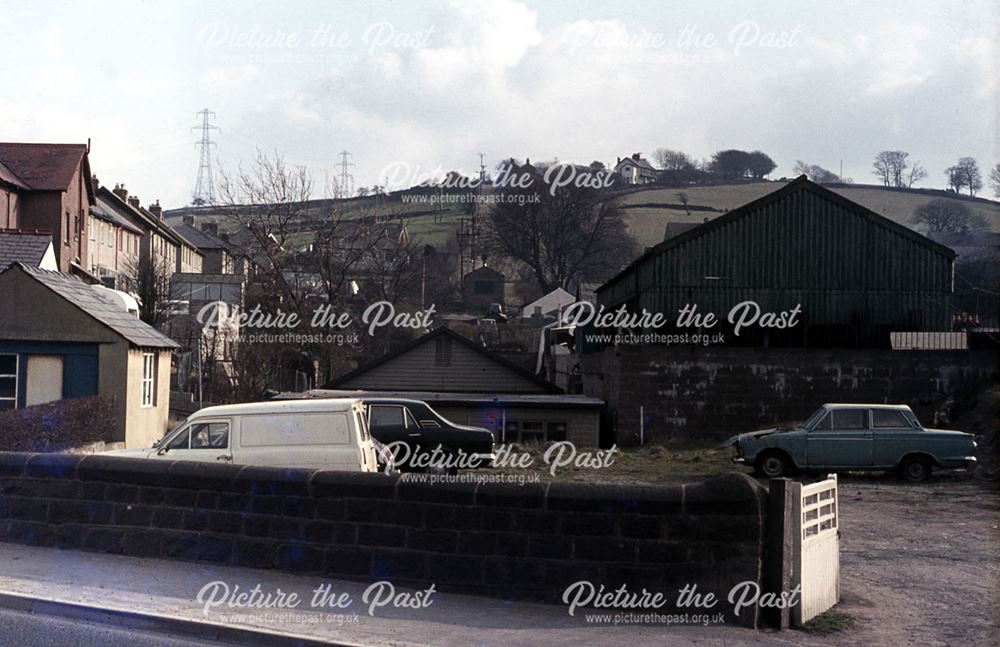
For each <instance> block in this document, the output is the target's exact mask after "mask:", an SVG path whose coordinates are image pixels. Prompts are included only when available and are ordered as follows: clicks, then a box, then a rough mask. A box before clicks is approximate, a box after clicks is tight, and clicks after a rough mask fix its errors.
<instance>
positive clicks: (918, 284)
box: [598, 179, 954, 330]
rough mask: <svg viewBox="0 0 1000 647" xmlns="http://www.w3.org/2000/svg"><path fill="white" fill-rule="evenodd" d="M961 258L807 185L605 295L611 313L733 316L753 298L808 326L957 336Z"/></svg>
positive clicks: (682, 239) (681, 240)
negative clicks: (953, 328)
mask: <svg viewBox="0 0 1000 647" xmlns="http://www.w3.org/2000/svg"><path fill="white" fill-rule="evenodd" d="M953 259H954V253H953V252H952V251H951V250H950V249H948V248H946V247H943V246H941V245H939V244H937V243H935V242H933V241H931V240H929V239H928V238H926V237H924V236H921V235H920V234H918V233H916V232H913V231H911V230H909V229H907V228H905V227H903V226H901V225H899V224H897V223H895V222H893V221H891V220H889V219H887V218H885V217H883V216H880V215H878V214H876V213H873V212H871V211H869V210H868V209H866V208H864V207H862V206H861V205H857V204H855V203H853V202H850V201H849V200H847V199H845V198H843V197H842V196H839V195H837V194H834V193H832V192H830V191H828V190H827V189H824V188H822V187H820V186H818V185H815V184H813V183H811V182H808V181H807V180H804V179H799V180H795V181H794V182H792V183H790V184H788V185H786V186H785V187H784V188H783V189H780V190H778V191H776V192H775V193H773V194H770V195H768V196H764V197H763V198H761V199H760V200H757V201H754V202H752V203H750V204H748V205H745V206H744V207H741V208H739V209H737V210H734V211H732V212H730V213H728V214H726V215H723V216H720V217H719V218H718V219H716V221H712V222H710V223H706V224H705V225H702V226H700V227H697V228H695V229H692V230H689V231H687V232H685V233H683V234H681V235H679V236H677V237H675V238H672V239H670V240H667V241H665V242H664V243H661V244H660V245H658V246H657V247H655V248H653V249H652V250H650V251H649V252H647V253H646V254H645V255H644V256H643V257H641V258H640V259H639V260H638V261H636V262H635V263H633V264H632V265H631V266H630V267H629V268H627V269H626V270H625V271H623V272H622V273H621V274H619V275H618V276H616V277H615V278H613V279H612V280H610V281H609V282H608V283H606V284H605V285H604V286H602V287H601V288H600V289H599V290H598V302H599V303H600V304H601V305H604V306H606V307H615V308H617V307H618V306H620V305H623V304H624V305H626V306H627V307H628V308H629V310H630V311H632V310H634V311H640V310H641V309H642V308H645V309H647V310H649V311H655V312H662V313H664V314H666V315H667V316H668V317H671V318H672V317H674V316H676V312H677V311H678V310H679V309H681V308H682V307H683V306H684V305H685V304H697V306H698V309H699V311H701V312H706V311H712V312H715V313H717V314H718V315H719V316H725V314H726V313H728V311H729V309H730V308H732V307H733V306H734V305H736V304H737V303H740V302H741V301H745V300H752V301H756V302H757V303H758V304H759V305H760V306H761V308H762V309H764V310H788V309H790V308H792V307H794V306H795V305H796V304H799V303H800V304H802V313H803V320H804V321H805V322H806V323H808V324H848V325H855V324H859V323H860V324H864V325H875V326H897V325H898V326H899V327H900V329H901V330H907V329H914V327H919V328H921V329H925V330H948V329H949V326H950V318H949V317H950V315H949V298H950V294H951V291H952V263H953Z"/></svg>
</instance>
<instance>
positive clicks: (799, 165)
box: [792, 160, 842, 184]
mask: <svg viewBox="0 0 1000 647" xmlns="http://www.w3.org/2000/svg"><path fill="white" fill-rule="evenodd" d="M792 171H793V172H795V174H796V175H805V176H806V177H808V178H809V179H810V180H812V181H813V182H816V183H817V184H837V183H839V182H841V181H842V180H841V177H840V176H839V175H837V174H836V173H834V172H833V171H829V170H827V169H825V168H823V167H822V166H819V165H817V164H807V163H806V162H803V161H802V160H798V161H796V162H795V166H793V167H792Z"/></svg>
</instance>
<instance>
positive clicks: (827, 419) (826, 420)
mask: <svg viewBox="0 0 1000 647" xmlns="http://www.w3.org/2000/svg"><path fill="white" fill-rule="evenodd" d="M832 420H833V414H832V413H828V414H826V415H825V416H823V419H822V420H820V421H819V422H818V423H816V426H814V427H813V431H830V429H832V428H833V427H831V426H830V425H831V422H832Z"/></svg>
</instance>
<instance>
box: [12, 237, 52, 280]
mask: <svg viewBox="0 0 1000 647" xmlns="http://www.w3.org/2000/svg"><path fill="white" fill-rule="evenodd" d="M50 244H52V236H51V235H50V234H29V233H24V232H18V231H2V232H0V272H3V271H4V270H5V269H7V268H8V267H10V266H11V265H13V264H14V263H24V264H25V265H30V266H31V267H38V264H39V263H41V262H42V257H44V256H45V251H46V250H47V249H48V248H49V245H50Z"/></svg>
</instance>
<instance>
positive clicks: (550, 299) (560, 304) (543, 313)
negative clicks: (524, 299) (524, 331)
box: [521, 288, 576, 319]
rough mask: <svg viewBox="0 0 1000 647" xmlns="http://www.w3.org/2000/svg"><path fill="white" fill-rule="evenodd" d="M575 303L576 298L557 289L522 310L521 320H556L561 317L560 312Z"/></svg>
mask: <svg viewBox="0 0 1000 647" xmlns="http://www.w3.org/2000/svg"><path fill="white" fill-rule="evenodd" d="M574 302H576V297H575V296H573V295H572V294H570V293H569V292H567V291H566V290H564V289H562V288H556V289H555V290H552V291H551V292H549V293H548V294H546V295H545V296H543V297H539V298H538V299H535V300H534V301H532V302H531V303H529V304H528V305H526V306H524V309H522V310H521V318H522V319H531V318H532V317H551V318H553V319H555V318H557V317H558V316H559V311H560V310H561V309H562V308H565V307H566V306H568V305H570V304H571V303H574Z"/></svg>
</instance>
